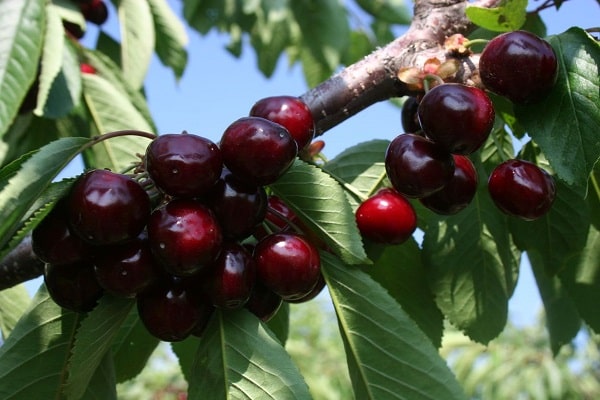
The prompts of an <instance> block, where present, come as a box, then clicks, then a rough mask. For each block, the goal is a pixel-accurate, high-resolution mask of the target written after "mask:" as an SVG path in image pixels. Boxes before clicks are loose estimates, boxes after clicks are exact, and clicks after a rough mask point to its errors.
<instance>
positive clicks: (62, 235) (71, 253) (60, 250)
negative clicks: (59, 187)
mask: <svg viewBox="0 0 600 400" xmlns="http://www.w3.org/2000/svg"><path fill="white" fill-rule="evenodd" d="M31 246H32V249H33V252H34V253H35V255H36V256H37V257H38V258H39V259H40V260H42V261H43V262H45V263H50V264H72V263H75V262H78V261H81V260H83V259H85V258H87V257H88V256H89V255H90V253H91V250H90V245H89V244H87V243H86V242H84V241H83V240H82V239H81V238H80V237H79V236H77V235H74V234H73V233H72V232H71V230H70V228H69V224H68V223H67V209H66V205H65V202H64V200H61V201H59V202H58V203H57V204H56V205H55V206H54V208H53V209H52V211H50V213H48V215H47V216H46V217H44V219H43V220H42V221H41V222H40V223H39V224H38V225H37V226H36V227H35V228H34V229H33V231H32V232H31Z"/></svg>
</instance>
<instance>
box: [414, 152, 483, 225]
mask: <svg viewBox="0 0 600 400" xmlns="http://www.w3.org/2000/svg"><path fill="white" fill-rule="evenodd" d="M454 165H455V168H454V176H453V177H452V179H451V180H450V182H448V184H446V186H444V187H443V188H442V189H441V190H439V191H437V192H435V193H433V194H431V195H429V196H427V197H423V198H421V199H419V201H420V202H421V204H423V205H424V206H425V207H427V208H428V209H430V210H431V211H433V212H435V213H437V214H441V215H452V214H456V213H458V212H459V211H462V210H463V209H464V208H466V207H467V206H468V205H469V204H470V203H471V200H473V197H474V196H475V193H476V192H477V182H478V178H477V171H475V166H474V165H473V163H472V162H471V160H469V158H468V157H466V156H461V155H454Z"/></svg>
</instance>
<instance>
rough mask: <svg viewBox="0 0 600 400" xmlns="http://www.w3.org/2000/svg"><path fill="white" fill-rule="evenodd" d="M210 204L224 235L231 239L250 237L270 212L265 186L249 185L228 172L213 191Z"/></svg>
mask: <svg viewBox="0 0 600 400" xmlns="http://www.w3.org/2000/svg"><path fill="white" fill-rule="evenodd" d="M207 202H208V204H209V206H210V208H211V210H212V211H213V212H214V213H215V215H216V216H217V219H218V220H219V224H220V225H221V228H222V229H223V235H224V236H225V237H227V238H230V239H238V240H241V239H245V238H246V237H248V236H250V235H251V234H252V233H253V232H254V231H255V230H256V228H257V227H258V225H259V224H260V223H261V222H262V221H263V219H264V218H265V214H266V212H267V193H266V191H265V189H264V187H262V186H256V185H252V184H247V183H245V182H243V181H242V180H241V179H239V178H238V177H237V176H235V175H233V174H232V173H231V172H229V170H227V169H225V170H224V171H223V173H222V175H221V178H220V179H219V180H218V181H217V183H216V184H215V186H214V187H213V189H212V190H211V192H210V194H209V196H208V199H207Z"/></svg>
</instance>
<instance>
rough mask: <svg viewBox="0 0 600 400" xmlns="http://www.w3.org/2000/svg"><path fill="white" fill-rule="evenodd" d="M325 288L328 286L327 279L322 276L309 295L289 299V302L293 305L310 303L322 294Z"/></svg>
mask: <svg viewBox="0 0 600 400" xmlns="http://www.w3.org/2000/svg"><path fill="white" fill-rule="evenodd" d="M325 286H327V284H326V282H325V278H324V277H323V274H321V275H320V276H319V281H318V282H317V284H316V285H315V287H314V288H313V289H312V290H311V291H310V292H308V294H306V295H305V296H302V297H300V298H298V299H288V300H287V302H288V303H293V304H300V303H306V302H307V301H310V300H312V299H314V298H315V297H317V296H318V295H319V294H321V292H322V291H323V289H325Z"/></svg>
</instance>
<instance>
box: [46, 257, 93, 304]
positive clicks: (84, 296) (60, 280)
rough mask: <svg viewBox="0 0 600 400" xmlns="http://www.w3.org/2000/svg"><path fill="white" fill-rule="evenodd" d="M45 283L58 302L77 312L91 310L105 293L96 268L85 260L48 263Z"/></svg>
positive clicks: (49, 292)
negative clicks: (99, 282) (98, 279)
mask: <svg viewBox="0 0 600 400" xmlns="http://www.w3.org/2000/svg"><path fill="white" fill-rule="evenodd" d="M44 283H45V285H46V288H47V289H48V294H50V297H51V298H52V300H53V301H54V302H55V303H56V304H58V305H59V306H61V307H63V308H65V309H67V310H70V311H75V312H87V311H91V310H92V309H93V308H94V307H95V306H96V304H97V302H98V300H99V299H100V298H101V297H102V294H103V290H102V287H101V286H100V285H99V284H98V281H97V280H96V276H95V274H94V269H93V268H92V266H91V265H90V264H89V263H88V262H87V261H85V260H83V261H78V262H75V263H72V264H62V265H55V264H46V265H45V266H44Z"/></svg>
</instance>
